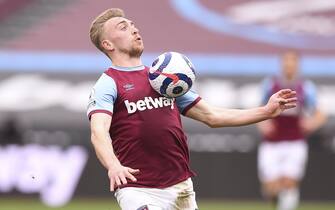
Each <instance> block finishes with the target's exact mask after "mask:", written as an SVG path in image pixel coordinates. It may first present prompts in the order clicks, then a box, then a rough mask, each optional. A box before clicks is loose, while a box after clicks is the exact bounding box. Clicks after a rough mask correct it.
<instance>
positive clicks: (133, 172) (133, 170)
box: [128, 168, 140, 174]
mask: <svg viewBox="0 0 335 210" xmlns="http://www.w3.org/2000/svg"><path fill="white" fill-rule="evenodd" d="M128 171H129V172H130V173H132V174H138V173H140V169H132V168H128Z"/></svg>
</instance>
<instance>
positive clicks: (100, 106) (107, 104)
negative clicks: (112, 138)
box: [87, 74, 117, 118]
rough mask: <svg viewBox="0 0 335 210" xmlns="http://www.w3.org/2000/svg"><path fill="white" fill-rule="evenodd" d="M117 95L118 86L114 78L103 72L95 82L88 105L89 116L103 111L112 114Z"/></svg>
mask: <svg viewBox="0 0 335 210" xmlns="http://www.w3.org/2000/svg"><path fill="white" fill-rule="evenodd" d="M116 97H117V88H116V84H115V81H114V79H113V78H111V77H110V76H108V75H106V74H102V75H101V77H100V78H99V79H98V81H97V82H96V83H95V85H94V87H93V89H92V91H91V95H90V99H89V102H88V106H87V116H88V117H89V118H90V116H91V115H92V114H93V113H97V112H102V113H106V114H109V115H112V113H113V108H114V102H115V100H116Z"/></svg>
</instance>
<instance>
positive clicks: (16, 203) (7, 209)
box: [0, 198, 335, 210]
mask: <svg viewBox="0 0 335 210" xmlns="http://www.w3.org/2000/svg"><path fill="white" fill-rule="evenodd" d="M198 204H199V208H200V209H201V210H274V208H273V207H272V206H270V205H269V204H266V203H263V202H250V201H207V200H201V201H199V202H198ZM119 209H120V208H119V207H118V206H117V204H116V203H115V200H114V198H111V199H110V200H108V199H75V200H73V201H72V202H70V203H69V204H68V205H66V206H64V207H60V208H51V207H47V206H45V205H43V204H42V203H41V202H40V201H39V200H37V199H26V198H24V199H22V198H21V199H14V198H10V199H8V198H7V199H5V198H0V210H119ZM334 209H335V202H329V203H322V202H318V203H316V202H313V203H311V202H303V203H302V205H301V206H300V207H299V209H297V210H334Z"/></svg>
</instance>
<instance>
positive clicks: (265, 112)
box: [260, 105, 273, 120]
mask: <svg viewBox="0 0 335 210" xmlns="http://www.w3.org/2000/svg"><path fill="white" fill-rule="evenodd" d="M260 113H261V118H262V120H267V119H272V118H273V115H272V112H271V111H270V109H269V108H268V107H267V105H264V106H261V107H260Z"/></svg>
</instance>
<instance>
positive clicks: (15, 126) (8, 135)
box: [0, 116, 22, 145]
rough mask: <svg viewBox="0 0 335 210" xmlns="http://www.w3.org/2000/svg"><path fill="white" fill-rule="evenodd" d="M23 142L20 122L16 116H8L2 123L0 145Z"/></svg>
mask: <svg viewBox="0 0 335 210" xmlns="http://www.w3.org/2000/svg"><path fill="white" fill-rule="evenodd" d="M6 144H22V133H21V129H20V126H19V122H18V120H17V119H16V117H14V116H10V117H8V118H7V119H6V120H4V121H3V122H2V123H1V124H0V145H6Z"/></svg>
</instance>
